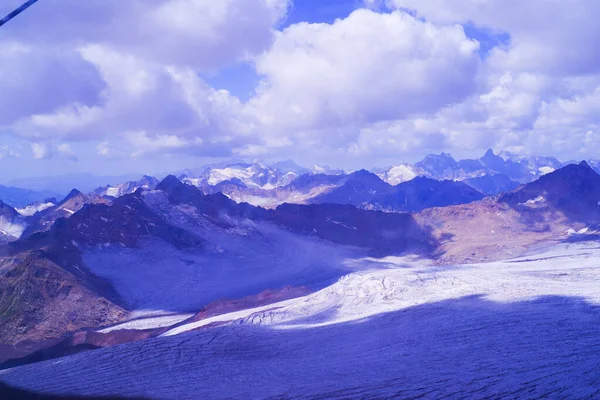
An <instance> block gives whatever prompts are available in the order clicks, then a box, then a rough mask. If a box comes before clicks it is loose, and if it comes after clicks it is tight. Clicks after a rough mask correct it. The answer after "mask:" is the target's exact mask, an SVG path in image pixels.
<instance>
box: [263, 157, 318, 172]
mask: <svg viewBox="0 0 600 400" xmlns="http://www.w3.org/2000/svg"><path fill="white" fill-rule="evenodd" d="M269 167H271V168H273V169H274V170H277V171H280V172H282V173H284V174H287V173H288V172H293V173H294V174H296V175H303V174H307V173H309V172H310V170H309V169H308V168H304V167H301V166H300V165H298V164H296V162H295V161H294V160H283V161H278V162H275V163H271V164H269Z"/></svg>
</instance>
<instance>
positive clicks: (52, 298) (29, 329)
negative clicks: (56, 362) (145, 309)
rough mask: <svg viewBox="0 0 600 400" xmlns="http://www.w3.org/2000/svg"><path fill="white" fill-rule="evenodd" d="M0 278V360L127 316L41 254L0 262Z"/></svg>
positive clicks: (21, 255)
mask: <svg viewBox="0 0 600 400" xmlns="http://www.w3.org/2000/svg"><path fill="white" fill-rule="evenodd" d="M0 276H1V278H2V279H0V343H2V344H3V345H5V346H7V348H6V349H5V350H4V351H3V358H9V357H11V356H14V355H15V354H19V353H21V354H23V353H25V352H29V351H32V350H35V349H36V347H37V346H36V345H35V343H38V344H43V343H47V342H48V341H51V340H53V339H55V340H56V339H60V338H62V337H63V336H64V334H65V333H66V332H69V331H74V330H77V329H80V328H82V327H97V326H102V325H108V324H112V323H115V322H118V321H120V320H122V319H123V318H124V317H125V316H126V315H127V312H126V310H125V309H123V308H122V307H121V306H119V305H118V304H116V302H113V301H111V300H109V298H110V297H111V296H109V295H106V294H101V293H99V292H98V291H96V290H94V288H93V286H92V285H90V284H89V283H87V282H85V281H83V279H82V278H81V277H77V276H75V275H73V274H71V273H69V272H68V271H67V270H65V269H64V268H62V267H60V266H59V265H57V264H55V263H54V262H52V261H51V260H49V259H48V257H47V256H45V255H44V253H43V252H42V251H31V252H26V253H20V254H17V255H15V256H12V257H8V258H4V259H3V261H2V263H1V264H0ZM9 348H12V351H10V352H9V350H10V349H9ZM38 348H39V347H38Z"/></svg>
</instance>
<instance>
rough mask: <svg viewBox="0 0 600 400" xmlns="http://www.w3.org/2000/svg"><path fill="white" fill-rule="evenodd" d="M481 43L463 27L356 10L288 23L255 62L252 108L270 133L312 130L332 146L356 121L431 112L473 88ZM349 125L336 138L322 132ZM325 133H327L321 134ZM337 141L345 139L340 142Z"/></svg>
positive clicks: (307, 132)
mask: <svg viewBox="0 0 600 400" xmlns="http://www.w3.org/2000/svg"><path fill="white" fill-rule="evenodd" d="M477 49H478V43H477V42H475V41H473V40H469V39H468V38H467V37H466V36H465V34H464V31H463V29H462V28H461V27H460V26H444V27H436V26H434V25H433V24H430V23H424V22H422V21H418V20H416V19H414V18H413V17H411V16H410V15H408V14H406V13H403V12H399V11H398V12H393V13H390V14H380V13H376V12H373V11H370V10H366V9H361V10H358V11H355V12H354V13H352V14H351V15H350V16H349V17H348V18H345V19H342V20H337V21H336V22H334V23H333V24H306V23H301V24H297V25H293V26H291V27H289V28H287V29H286V30H284V31H283V32H281V33H279V34H278V35H277V40H276V42H275V44H274V45H273V47H272V48H271V49H270V50H269V51H268V52H266V53H265V54H264V55H263V56H261V57H259V58H258V59H257V61H256V68H257V71H258V72H259V73H260V74H261V75H262V76H263V77H264V78H263V81H262V82H261V84H260V86H259V88H258V90H257V96H256V97H255V98H254V99H252V101H251V102H250V104H249V108H250V110H251V112H253V113H254V114H255V115H256V116H257V117H258V119H259V120H260V121H261V122H262V123H263V124H264V125H265V126H266V127H268V128H269V129H271V130H272V131H273V132H274V135H276V136H279V135H281V134H287V133H288V132H294V131H295V132H299V133H300V135H299V139H301V140H303V141H305V140H307V137H306V136H307V135H308V136H312V134H311V133H310V132H311V131H312V132H313V133H314V134H315V135H316V136H318V137H320V140H321V141H322V142H327V140H328V139H329V138H331V139H332V140H333V142H334V143H331V144H332V145H333V146H340V145H344V144H345V143H344V141H346V142H347V141H348V140H352V139H353V135H354V136H355V135H356V134H357V129H359V128H360V126H363V125H365V124H367V125H368V124H370V123H376V122H380V121H385V120H394V119H398V118H406V117H410V116H413V115H421V114H428V113H434V112H436V111H437V110H439V109H440V108H442V107H444V106H446V105H448V104H452V103H455V102H460V101H462V100H463V99H464V98H466V97H467V96H468V95H470V94H471V92H472V91H473V89H474V87H475V80H474V77H475V74H476V71H477V69H478V67H479V57H478V55H477ZM339 128H341V129H344V128H351V129H347V131H346V132H347V133H345V134H344V133H342V132H339V131H338V133H341V134H342V136H341V137H332V136H335V135H330V137H329V138H328V137H327V133H324V132H323V131H324V130H330V131H335V130H336V129H339ZM324 135H325V136H324ZM340 142H342V143H340Z"/></svg>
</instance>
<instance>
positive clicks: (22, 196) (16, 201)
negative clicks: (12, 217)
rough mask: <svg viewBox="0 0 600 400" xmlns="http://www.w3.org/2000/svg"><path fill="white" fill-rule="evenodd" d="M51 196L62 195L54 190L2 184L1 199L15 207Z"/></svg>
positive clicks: (0, 189) (0, 187) (0, 188)
mask: <svg viewBox="0 0 600 400" xmlns="http://www.w3.org/2000/svg"><path fill="white" fill-rule="evenodd" d="M51 197H60V195H59V194H57V193H55V192H53V191H35V190H29V189H21V188H17V187H8V186H3V185H0V201H2V202H4V203H7V204H10V205H11V206H12V207H15V208H20V207H26V206H27V205H29V204H31V203H35V202H38V201H43V200H44V199H48V198H51Z"/></svg>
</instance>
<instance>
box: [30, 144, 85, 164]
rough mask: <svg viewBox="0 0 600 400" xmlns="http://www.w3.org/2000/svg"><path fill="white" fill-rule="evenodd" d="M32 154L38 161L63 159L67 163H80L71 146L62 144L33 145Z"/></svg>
mask: <svg viewBox="0 0 600 400" xmlns="http://www.w3.org/2000/svg"><path fill="white" fill-rule="evenodd" d="M31 152H32V153H33V158H34V159H36V160H49V159H52V158H58V159H63V160H67V161H78V160H79V158H78V157H77V155H76V154H75V152H74V151H73V149H72V148H71V146H70V145H69V144H66V143H61V144H58V145H55V144H53V143H37V142H33V143H31Z"/></svg>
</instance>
